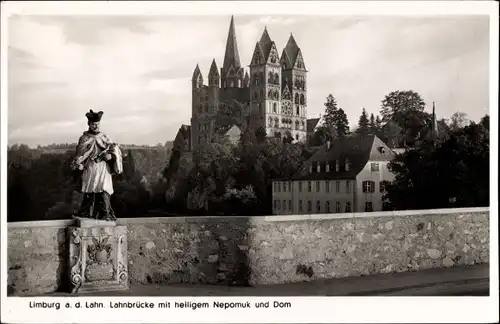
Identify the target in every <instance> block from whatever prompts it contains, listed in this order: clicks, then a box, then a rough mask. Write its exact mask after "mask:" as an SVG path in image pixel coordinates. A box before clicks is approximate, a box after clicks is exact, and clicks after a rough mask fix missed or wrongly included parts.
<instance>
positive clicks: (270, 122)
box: [269, 117, 273, 127]
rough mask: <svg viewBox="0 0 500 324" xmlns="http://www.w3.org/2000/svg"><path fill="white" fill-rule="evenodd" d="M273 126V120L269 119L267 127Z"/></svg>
mask: <svg viewBox="0 0 500 324" xmlns="http://www.w3.org/2000/svg"><path fill="white" fill-rule="evenodd" d="M272 126H273V119H272V118H271V117H269V127H272Z"/></svg>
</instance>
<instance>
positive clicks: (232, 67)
mask: <svg viewBox="0 0 500 324" xmlns="http://www.w3.org/2000/svg"><path fill="white" fill-rule="evenodd" d="M244 77H245V75H244V71H243V68H242V67H241V63H240V54H239V52H238V42H237V41H236V31H235V29H234V18H233V17H232V16H231V23H230V24H229V32H228V34H227V41H226V53H225V55H224V63H223V65H222V68H221V83H222V84H221V85H222V88H241V87H243V81H244Z"/></svg>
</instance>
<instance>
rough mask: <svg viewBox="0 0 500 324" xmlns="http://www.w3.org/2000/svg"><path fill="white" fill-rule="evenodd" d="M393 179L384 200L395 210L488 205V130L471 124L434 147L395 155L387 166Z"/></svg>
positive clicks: (425, 142)
mask: <svg viewBox="0 0 500 324" xmlns="http://www.w3.org/2000/svg"><path fill="white" fill-rule="evenodd" d="M389 169H390V170H391V171H392V172H393V173H394V175H395V180H394V181H393V182H392V183H390V184H389V185H388V186H387V195H386V197H385V198H386V199H388V200H389V202H390V204H391V207H392V208H394V209H434V208H451V207H477V206H488V205H489V131H488V130H487V129H486V128H485V127H483V126H481V125H478V124H471V125H470V126H466V127H464V128H462V129H459V130H458V131H452V132H451V133H450V134H449V137H448V138H447V139H445V140H444V141H442V142H438V144H437V146H434V145H433V143H432V142H430V141H429V142H427V141H424V142H423V143H421V145H419V147H416V148H413V149H410V150H408V151H406V152H405V153H403V154H401V155H398V156H397V157H396V159H395V160H393V161H392V162H391V163H390V164H389Z"/></svg>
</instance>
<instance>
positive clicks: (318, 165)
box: [316, 162, 321, 173]
mask: <svg viewBox="0 0 500 324" xmlns="http://www.w3.org/2000/svg"><path fill="white" fill-rule="evenodd" d="M316 172H318V173H319V172H321V163H319V162H318V164H317V165H316Z"/></svg>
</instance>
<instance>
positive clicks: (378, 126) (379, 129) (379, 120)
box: [375, 115, 383, 133]
mask: <svg viewBox="0 0 500 324" xmlns="http://www.w3.org/2000/svg"><path fill="white" fill-rule="evenodd" d="M375 126H376V127H377V132H379V133H380V131H381V130H382V126H383V124H382V119H380V116H378V115H377V118H376V119H375Z"/></svg>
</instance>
